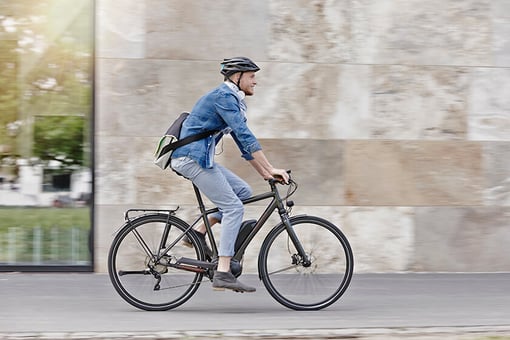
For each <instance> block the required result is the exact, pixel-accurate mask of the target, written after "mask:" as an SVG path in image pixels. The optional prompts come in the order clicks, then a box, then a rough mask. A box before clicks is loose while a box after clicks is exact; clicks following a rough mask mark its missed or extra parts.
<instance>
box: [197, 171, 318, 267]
mask: <svg viewBox="0 0 510 340" xmlns="http://www.w3.org/2000/svg"><path fill="white" fill-rule="evenodd" d="M268 182H269V185H270V186H271V191H269V192H266V193H263V194H259V195H255V196H252V197H249V198H247V199H245V200H242V203H243V204H245V205H246V204H250V203H254V202H258V201H262V200H265V199H269V198H271V199H272V200H271V202H270V203H269V205H268V206H267V207H266V209H265V210H264V212H263V213H262V215H261V216H260V218H259V219H258V220H257V223H256V224H255V226H254V228H253V229H252V231H251V232H250V233H249V234H248V236H247V237H246V239H245V240H244V241H243V243H242V244H241V246H240V247H239V249H238V250H237V251H236V253H235V254H234V256H233V257H232V258H233V259H234V260H237V261H240V260H241V257H242V254H244V251H245V250H246V248H247V247H248V245H249V244H250V242H251V241H252V240H253V238H254V237H255V235H256V234H257V233H258V232H259V231H260V229H261V228H262V226H263V225H264V224H265V223H266V222H267V220H268V219H269V217H271V215H272V214H273V211H274V210H275V209H276V210H278V214H279V215H280V218H281V221H282V223H283V224H284V225H285V227H286V229H287V232H288V234H289V237H290V239H291V241H292V243H293V244H294V246H295V247H296V250H297V251H298V254H299V255H300V256H301V258H302V259H303V260H304V261H305V262H308V258H307V256H306V253H305V250H304V249H303V246H302V245H301V243H300V242H299V239H298V238H297V236H296V233H295V232H294V228H292V225H291V224H290V221H289V216H288V213H287V210H286V209H285V207H284V204H283V202H282V199H281V197H280V193H279V192H278V189H277V188H276V183H278V182H277V181H276V180H273V179H270V180H268ZM193 189H194V190H195V195H196V197H197V201H198V206H199V209H200V213H201V215H200V217H199V218H198V219H197V220H196V221H195V222H194V223H193V225H195V224H196V223H197V222H198V221H199V220H200V218H202V219H203V221H204V224H205V228H206V230H207V235H208V236H209V241H210V243H211V246H212V250H213V253H214V254H215V255H217V254H218V249H217V247H216V242H215V240H214V235H213V233H212V228H211V225H210V223H209V219H208V216H209V215H210V214H212V213H215V212H218V211H219V209H218V208H212V209H206V208H205V205H204V201H203V199H202V194H201V193H200V190H199V189H198V188H197V187H196V186H195V184H193Z"/></svg>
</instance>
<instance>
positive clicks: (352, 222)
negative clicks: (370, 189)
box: [326, 207, 414, 273]
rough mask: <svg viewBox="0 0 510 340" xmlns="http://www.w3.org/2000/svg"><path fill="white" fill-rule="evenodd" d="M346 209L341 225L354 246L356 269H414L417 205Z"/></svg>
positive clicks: (381, 270) (391, 270) (359, 270)
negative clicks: (414, 219) (415, 209)
mask: <svg viewBox="0 0 510 340" xmlns="http://www.w3.org/2000/svg"><path fill="white" fill-rule="evenodd" d="M342 211H343V219H342V224H341V228H342V229H343V230H344V233H345V234H346V236H347V238H348V239H349V242H350V243H351V246H352V248H353V252H354V259H355V270H356V272H358V273H359V272H400V271H408V270H410V268H411V266H412V263H413V260H414V258H413V255H414V223H413V218H414V210H413V208H406V207H344V208H343V209H342ZM326 216H328V217H329V216H331V214H326Z"/></svg>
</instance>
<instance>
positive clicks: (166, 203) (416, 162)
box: [94, 0, 510, 272]
mask: <svg viewBox="0 0 510 340" xmlns="http://www.w3.org/2000/svg"><path fill="white" fill-rule="evenodd" d="M96 15H97V19H96V84H95V124H96V126H95V153H96V156H95V207H94V211H95V221H94V225H95V233H94V235H95V243H94V244H95V270H96V271H98V272H105V271H106V258H107V253H108V248H109V244H110V242H111V240H112V238H113V236H112V234H113V233H114V232H115V230H117V229H118V228H119V226H120V225H121V224H122V223H123V212H124V211H125V210H126V209H128V208H134V207H137V208H172V207H175V206H177V205H179V206H180V207H181V212H182V214H184V216H191V215H193V214H195V213H196V212H197V209H196V203H195V202H194V195H193V190H192V187H191V185H190V184H189V182H187V181H185V180H184V179H182V178H180V177H178V176H176V175H175V174H174V173H172V171H161V170H160V169H159V168H157V167H156V166H154V165H153V164H152V160H153V155H152V154H153V152H154V148H155V143H156V141H157V140H158V138H159V137H160V135H161V134H162V133H163V132H164V130H165V129H166V127H167V126H168V125H169V123H170V122H171V121H172V120H173V119H174V118H175V117H176V116H177V114H178V113H180V112H181V111H185V110H190V109H191V108H192V106H193V104H194V103H195V101H196V100H197V99H198V98H199V97H200V96H201V95H202V94H203V93H205V92H206V91H208V90H209V89H210V88H212V87H214V86H216V85H217V84H219V83H220V82H221V81H222V77H221V75H220V74H219V63H220V61H221V60H222V59H223V58H225V57H232V56H238V55H243V56H248V57H250V58H252V59H253V60H254V61H255V62H256V63H257V64H259V65H260V66H261V71H260V72H259V73H258V74H257V77H258V85H257V88H256V93H255V96H253V97H250V98H248V100H247V103H248V121H249V126H250V127H251V129H252V130H253V131H254V133H255V134H256V135H257V137H258V138H259V139H260V142H261V144H262V146H263V149H264V150H265V152H266V154H267V155H268V158H269V159H270V160H271V162H272V163H273V164H274V165H275V166H278V167H285V168H290V169H292V172H293V176H294V178H295V179H296V180H297V181H298V183H299V191H298V193H297V194H296V196H295V199H294V201H295V203H296V207H295V208H294V212H295V213H308V214H311V215H319V216H322V217H325V218H327V219H330V220H332V221H333V222H334V223H336V224H337V225H338V226H340V227H341V229H342V230H343V231H344V233H345V234H346V236H347V237H348V238H349V240H350V241H351V244H352V247H353V251H354V255H355V260H356V265H355V270H356V271H357V272H401V271H419V272H422V271H423V272H430V271H432V272H435V271H446V272H473V271H476V272H479V271H509V270H510V255H508V251H507V245H508V244H509V243H510V3H509V2H508V1H505V0H492V1H491V0H482V1H480V0H477V1H474V0H466V1H455V0H447V1H444V0H441V1H440V0H432V1H425V2H423V1H417V0H411V1H409V0H405V1H404V0H397V1H391V2H387V1H384V2H382V1H376V2H374V1H368V0H356V1H355V0H333V1H318V0H317V1H315V0H314V1H308V0H306V1H304V0H299V1H282V0H273V1H270V0H263V1H241V2H240V1H232V0H219V1H213V2H212V1H200V0H193V1H184V2H183V1H176V0H144V1H138V0H137V1H135V0H126V1H122V2H113V1H107V0H96ZM218 151H219V150H218ZM221 151H222V153H221V154H220V155H218V156H217V157H218V159H219V160H220V162H222V163H223V164H225V165H226V166H229V167H231V168H232V169H233V170H234V171H235V172H237V173H238V174H239V175H241V176H242V177H244V178H246V179H247V181H248V182H249V183H250V184H251V185H252V186H253V188H254V191H255V192H262V191H264V190H266V184H265V182H264V181H263V180H262V179H261V178H260V177H259V176H258V175H257V174H256V173H255V171H254V170H253V169H251V167H250V165H249V164H248V163H246V162H245V161H244V160H243V159H242V158H241V157H240V153H239V151H238V150H236V148H235V146H234V145H233V143H232V142H231V141H230V140H226V141H225V142H224V144H223V145H222V146H221ZM260 208H261V207H258V206H254V207H249V208H247V214H246V215H247V216H246V218H252V217H253V216H255V215H256V213H257V211H259V210H260ZM217 231H219V229H217ZM250 247H251V248H249V249H248V252H247V255H246V256H247V257H248V258H250V259H249V260H247V261H246V264H245V265H246V267H247V268H249V269H245V270H251V271H254V270H255V268H256V257H255V256H256V254H257V251H258V248H257V247H256V245H253V246H250Z"/></svg>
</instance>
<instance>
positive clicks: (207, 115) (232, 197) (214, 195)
mask: <svg viewBox="0 0 510 340" xmlns="http://www.w3.org/2000/svg"><path fill="white" fill-rule="evenodd" d="M259 70H260V68H259V67H258V66H257V65H256V64H255V63H254V62H253V61H251V60H250V59H248V58H245V57H236V58H229V59H224V60H223V62H222V63H221V74H222V75H223V76H224V82H223V83H222V84H221V85H220V86H218V87H216V88H215V89H213V90H212V91H210V92H209V93H207V94H206V95H204V96H203V97H202V98H200V99H199V100H198V102H197V103H196V104H195V106H194V107H193V109H192V111H191V114H190V115H189V116H188V118H187V119H186V120H185V122H184V124H183V126H182V130H181V136H180V138H184V137H187V136H190V135H194V134H197V133H200V132H202V131H206V130H216V131H220V132H218V133H216V134H215V135H214V136H210V137H208V138H205V139H202V140H199V141H196V142H193V143H191V144H188V145H184V146H182V147H180V148H178V149H176V150H175V151H174V152H173V154H172V161H171V166H172V169H174V170H175V171H177V172H178V173H179V174H181V175H183V176H184V177H186V178H188V179H189V180H191V181H192V182H193V183H194V184H195V185H196V186H197V187H198V188H199V189H200V191H201V192H202V193H203V194H204V195H206V196H207V197H208V198H209V200H210V201H211V202H213V203H214V204H215V205H216V206H217V207H218V208H219V212H218V213H217V214H215V215H211V216H210V217H209V221H210V222H211V225H212V224H215V223H217V222H219V221H221V224H222V231H221V235H220V245H219V250H218V257H219V258H218V267H217V270H215V272H214V278H213V288H214V289H217V290H224V289H231V290H234V291H237V292H254V291H255V288H253V287H250V286H247V285H245V284H243V283H241V282H240V281H239V280H237V279H236V277H235V276H234V275H232V273H231V272H230V260H231V258H232V256H233V255H234V245H235V241H236V237H237V234H238V233H239V228H240V227H241V223H242V220H243V214H244V206H243V204H242V202H241V200H242V199H245V198H248V197H250V196H251V194H252V191H251V188H250V187H249V185H248V184H247V183H246V182H245V181H244V180H242V179H241V178H239V177H238V176H237V175H235V174H234V173H232V172H231V171H230V170H228V169H226V168H224V167H222V166H221V165H219V164H217V163H215V161H214V151H215V150H214V149H215V146H216V143H217V142H218V141H219V140H220V139H221V138H222V137H223V135H224V134H228V133H230V134H231V135H232V137H233V139H234V141H235V142H236V144H237V146H238V147H239V150H240V151H241V154H242V157H243V158H245V159H246V160H247V161H249V162H250V164H251V165H252V166H253V167H254V168H255V170H257V172H258V173H259V174H260V175H261V176H262V177H263V178H264V179H270V178H273V176H278V177H279V178H281V180H282V181H283V182H285V183H287V182H288V180H289V175H288V174H287V172H286V171H285V170H284V169H277V168H274V167H273V166H272V165H271V164H270V163H269V161H268V160H267V158H266V156H265V155H264V153H263V152H262V148H261V146H260V144H259V142H258V141H257V139H256V137H255V136H254V135H253V133H252V132H251V131H250V130H249V129H248V127H247V125H246V103H245V101H244V98H245V96H252V95H253V94H254V90H255V85H256V84H257V82H256V80H255V72H257V71H259ZM196 232H197V234H198V235H199V236H200V238H201V240H202V241H203V242H204V243H205V236H204V233H205V226H204V225H200V226H199V227H198V228H197V229H196Z"/></svg>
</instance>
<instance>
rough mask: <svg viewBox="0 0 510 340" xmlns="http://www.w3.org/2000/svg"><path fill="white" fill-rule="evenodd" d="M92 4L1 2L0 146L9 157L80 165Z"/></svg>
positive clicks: (77, 0) (84, 0) (79, 0)
mask: <svg viewBox="0 0 510 340" xmlns="http://www.w3.org/2000/svg"><path fill="white" fill-rule="evenodd" d="M92 3H93V1H92V0H73V1H69V0H38V1H36V2H34V1H32V0H17V1H3V0H0V56H1V57H0V145H2V144H9V145H11V146H13V148H14V149H15V150H13V151H12V153H13V154H16V153H17V154H22V155H23V156H24V157H37V158H39V159H40V160H42V161H45V162H46V161H50V160H59V161H61V162H62V164H63V165H64V166H65V167H68V166H76V165H84V152H83V149H84V147H85V146H86V144H87V143H89V138H88V132H89V130H88V129H87V126H88V123H89V122H90V113H91V111H92V77H91V76H92V74H93V72H92V67H93V66H92V65H93V60H92V49H93V44H92V41H93V37H92V33H93V29H92V24H93V20H92V16H93V11H92ZM17 127H18V128H19V129H20V131H15V128H17ZM14 138H17V139H18V142H17V143H15V142H14V141H13V139H14ZM85 162H86V160H85Z"/></svg>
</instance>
